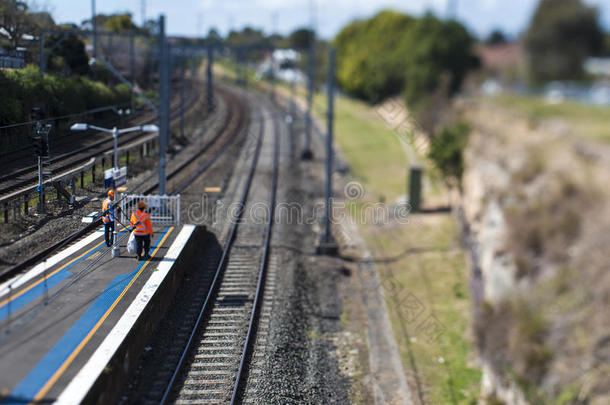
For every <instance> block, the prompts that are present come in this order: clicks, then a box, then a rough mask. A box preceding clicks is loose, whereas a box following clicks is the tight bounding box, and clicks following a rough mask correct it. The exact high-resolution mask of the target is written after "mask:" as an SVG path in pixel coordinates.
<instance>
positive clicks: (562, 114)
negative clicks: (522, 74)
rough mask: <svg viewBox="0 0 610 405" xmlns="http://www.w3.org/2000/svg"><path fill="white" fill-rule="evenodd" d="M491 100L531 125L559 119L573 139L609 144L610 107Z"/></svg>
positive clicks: (538, 100) (532, 99)
mask: <svg viewBox="0 0 610 405" xmlns="http://www.w3.org/2000/svg"><path fill="white" fill-rule="evenodd" d="M492 100H493V101H494V102H496V103H498V104H499V105H501V106H503V107H508V108H510V109H513V110H515V111H517V112H518V113H520V114H523V115H524V116H526V117H527V118H528V119H530V120H531V121H532V122H533V123H536V122H538V121H542V120H545V119H556V118H560V119H561V120H563V121H565V122H566V123H567V124H568V125H569V126H570V128H571V129H572V131H573V133H574V134H575V135H577V136H583V137H586V138H589V139H593V140H599V141H603V142H610V129H608V116H610V107H599V106H593V105H584V104H580V103H576V102H573V101H565V102H563V103H560V104H549V103H547V102H546V101H545V100H544V99H543V98H541V97H532V96H519V95H503V96H500V97H497V98H494V99H492Z"/></svg>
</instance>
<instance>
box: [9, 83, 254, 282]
mask: <svg viewBox="0 0 610 405" xmlns="http://www.w3.org/2000/svg"><path fill="white" fill-rule="evenodd" d="M217 94H220V95H221V96H222V97H224V98H225V99H226V102H227V106H228V107H227V108H228V113H227V114H226V116H225V117H224V121H223V123H222V124H221V128H220V129H219V130H218V132H217V133H216V135H215V136H214V137H213V138H212V139H211V140H209V141H208V142H206V143H205V144H204V145H203V146H202V147H201V148H200V149H199V150H198V151H197V152H196V153H194V154H193V155H192V157H190V158H188V159H186V161H185V162H184V163H182V164H180V165H179V166H177V167H175V168H174V169H172V170H171V171H169V173H168V175H167V178H168V180H170V179H172V178H176V180H177V186H175V187H173V190H172V191H174V190H181V189H183V188H184V187H186V186H187V185H188V184H189V183H190V182H192V181H193V180H194V179H195V178H196V177H197V176H199V175H201V174H202V173H203V172H204V171H205V170H207V168H209V167H210V166H211V165H212V163H213V162H215V161H216V160H217V159H218V158H219V157H220V155H222V154H223V153H224V152H225V151H226V150H227V145H229V144H230V143H231V142H233V141H234V140H235V137H236V136H237V134H239V133H240V132H242V130H243V128H244V125H245V122H246V121H247V118H246V109H245V106H244V105H243V103H242V102H241V101H240V100H239V99H238V98H237V97H236V96H234V95H232V94H231V93H229V92H226V91H217ZM226 137H228V139H227V141H225V142H224V143H223V144H222V145H221V146H219V147H215V145H218V144H219V143H220V140H221V139H223V138H226ZM195 163H197V164H198V166H197V169H196V170H195V172H196V173H197V176H193V175H189V174H188V173H187V174H186V175H184V173H185V172H186V171H187V168H189V167H191V166H193V165H194V164H195ZM181 175H184V177H186V178H185V179H183V180H181V181H180V179H179V177H180V176H181ZM148 180H150V179H148ZM157 186H158V182H157V181H152V182H151V181H145V182H144V183H143V184H140V185H138V186H136V187H135V188H134V190H137V191H138V192H141V193H144V194H147V193H151V192H153V191H154V190H155V189H156V188H157ZM100 225H101V219H97V220H96V221H94V222H93V223H91V224H89V225H88V226H86V227H84V228H83V229H81V230H79V231H77V232H75V233H73V234H71V235H69V236H68V237H66V238H64V239H62V240H60V241H59V242H57V243H55V244H53V245H51V246H49V247H47V248H45V249H44V250H42V251H41V252H39V253H37V254H35V255H32V256H31V257H29V258H27V259H25V260H24V261H22V262H21V263H18V264H17V265H15V266H13V267H11V268H9V269H7V270H5V271H3V272H2V273H0V282H2V281H6V280H8V279H9V278H11V277H13V276H15V275H17V274H19V273H20V272H22V271H24V270H26V269H27V268H29V267H30V266H32V265H35V264H36V263H38V262H40V261H42V260H44V259H45V258H46V257H48V256H50V255H51V254H52V253H54V252H56V251H58V250H59V249H62V248H64V247H66V246H68V245H70V244H71V243H74V242H75V241H77V240H79V239H81V238H83V237H85V236H86V235H88V234H89V233H91V232H93V231H95V230H96V229H97V228H98V227H99V226H100Z"/></svg>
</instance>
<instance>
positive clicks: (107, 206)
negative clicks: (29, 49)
mask: <svg viewBox="0 0 610 405" xmlns="http://www.w3.org/2000/svg"><path fill="white" fill-rule="evenodd" d="M106 210H109V211H108V214H107V215H104V216H102V221H103V222H104V223H105V224H107V223H108V222H112V221H114V207H113V206H112V200H111V199H110V198H106V199H105V200H104V202H103V203H102V211H106Z"/></svg>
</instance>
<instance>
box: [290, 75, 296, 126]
mask: <svg viewBox="0 0 610 405" xmlns="http://www.w3.org/2000/svg"><path fill="white" fill-rule="evenodd" d="M296 80H297V77H296V74H295V75H294V76H293V77H292V80H291V81H290V117H291V118H292V124H293V125H291V126H290V128H291V131H292V127H293V126H294V122H295V120H296V105H295V102H294V98H295V94H296V83H295V82H296Z"/></svg>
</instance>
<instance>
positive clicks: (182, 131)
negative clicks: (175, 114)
mask: <svg viewBox="0 0 610 405" xmlns="http://www.w3.org/2000/svg"><path fill="white" fill-rule="evenodd" d="M185 70H186V58H182V71H181V72H180V137H181V138H182V137H184V95H185V88H184V87H185V84H184V74H185Z"/></svg>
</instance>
